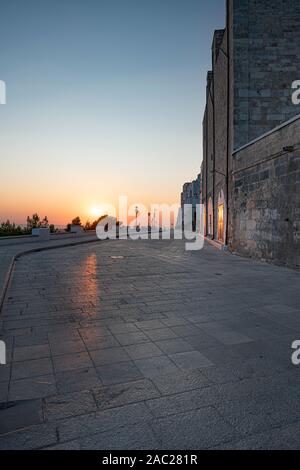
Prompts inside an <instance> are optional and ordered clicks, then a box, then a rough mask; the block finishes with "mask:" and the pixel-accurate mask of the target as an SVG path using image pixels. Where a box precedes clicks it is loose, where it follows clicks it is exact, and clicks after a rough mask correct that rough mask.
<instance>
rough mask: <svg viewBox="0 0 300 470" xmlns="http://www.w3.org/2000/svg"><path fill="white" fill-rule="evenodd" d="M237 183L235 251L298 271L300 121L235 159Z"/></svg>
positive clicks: (247, 148)
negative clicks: (292, 148)
mask: <svg viewBox="0 0 300 470" xmlns="http://www.w3.org/2000/svg"><path fill="white" fill-rule="evenodd" d="M291 146H292V147H294V150H293V151H291V149H288V148H287V147H291ZM232 183H233V194H232V207H231V211H230V233H231V236H230V243H229V247H230V249H231V251H233V252H236V253H239V254H241V255H243V256H248V257H253V258H259V259H263V260H268V261H273V262H275V263H279V264H283V265H287V266H291V267H297V268H299V267H300V115H299V116H298V118H296V119H295V120H294V121H293V122H290V123H287V124H286V125H283V126H281V127H280V128H278V129H275V130H274V131H273V132H271V133H269V134H268V135H266V136H265V137H263V138H261V139H259V140H258V141H256V142H254V143H252V144H251V143H250V144H249V145H248V146H245V148H243V149H241V150H240V151H238V152H237V153H235V154H234V155H233V181H232Z"/></svg>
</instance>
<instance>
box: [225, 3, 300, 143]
mask: <svg viewBox="0 0 300 470" xmlns="http://www.w3.org/2000/svg"><path fill="white" fill-rule="evenodd" d="M229 3H230V9H231V10H232V11H233V15H232V22H233V24H232V30H233V31H232V34H233V69H234V149H238V148H239V147H241V146H243V145H245V144H246V143H247V142H250V141H252V140H254V139H256V138H257V137H259V136H260V135H262V134H264V133H266V132H268V131H270V130H271V129H273V128H274V127H276V126H278V125H279V124H281V123H283V122H284V121H286V120H289V119H290V118H292V117H293V116H295V115H297V114H298V113H299V112H300V111H299V109H297V107H296V106H295V105H293V103H292V92H293V90H292V88H291V86H292V83H293V81H295V80H300V1H299V0H272V1H270V0H229ZM298 108H299V107H298Z"/></svg>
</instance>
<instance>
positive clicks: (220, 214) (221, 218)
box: [218, 204, 224, 243]
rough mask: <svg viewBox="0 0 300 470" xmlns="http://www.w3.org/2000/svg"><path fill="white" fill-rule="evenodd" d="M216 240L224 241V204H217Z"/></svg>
mask: <svg viewBox="0 0 300 470" xmlns="http://www.w3.org/2000/svg"><path fill="white" fill-rule="evenodd" d="M218 240H219V241H220V242H222V243H224V204H220V205H219V206H218Z"/></svg>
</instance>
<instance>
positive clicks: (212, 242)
mask: <svg viewBox="0 0 300 470" xmlns="http://www.w3.org/2000/svg"><path fill="white" fill-rule="evenodd" d="M205 241H206V242H207V243H208V244H209V245H211V246H213V247H214V248H216V249H217V250H219V251H224V252H229V249H228V246H227V245H223V244H222V243H219V242H217V241H216V240H212V239H211V238H207V237H205Z"/></svg>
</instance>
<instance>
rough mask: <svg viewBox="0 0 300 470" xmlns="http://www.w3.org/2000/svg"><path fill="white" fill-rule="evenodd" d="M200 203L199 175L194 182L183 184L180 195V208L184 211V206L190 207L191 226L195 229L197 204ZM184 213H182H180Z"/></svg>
mask: <svg viewBox="0 0 300 470" xmlns="http://www.w3.org/2000/svg"><path fill="white" fill-rule="evenodd" d="M200 203H201V174H199V175H198V176H197V178H196V179H195V180H194V181H191V182H188V183H184V185H183V187H182V193H181V208H182V210H184V205H185V204H190V205H192V225H193V228H194V229H195V227H196V213H197V204H200ZM182 213H184V212H182Z"/></svg>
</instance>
